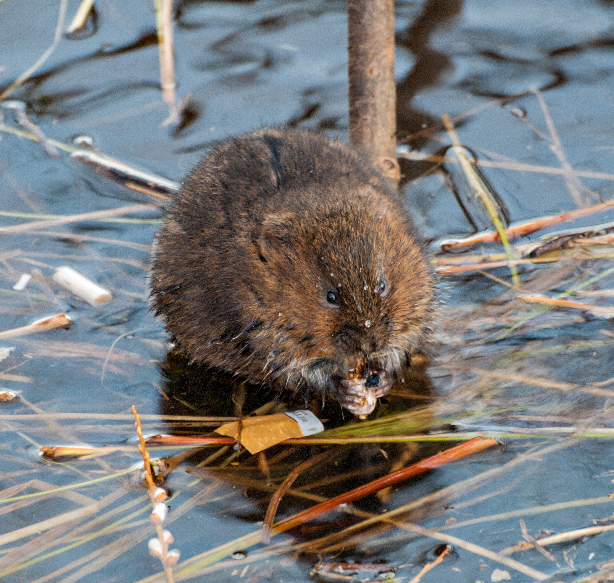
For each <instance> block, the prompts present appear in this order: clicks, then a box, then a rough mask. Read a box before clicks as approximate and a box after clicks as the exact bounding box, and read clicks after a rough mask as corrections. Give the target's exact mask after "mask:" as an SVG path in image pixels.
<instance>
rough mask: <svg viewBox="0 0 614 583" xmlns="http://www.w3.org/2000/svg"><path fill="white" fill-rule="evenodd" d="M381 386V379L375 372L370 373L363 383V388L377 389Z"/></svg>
mask: <svg viewBox="0 0 614 583" xmlns="http://www.w3.org/2000/svg"><path fill="white" fill-rule="evenodd" d="M381 384H382V379H381V378H380V376H379V374H378V373H376V372H372V373H371V374H370V375H369V376H368V377H367V380H366V381H365V387H369V388H373V387H379V386H380V385H381Z"/></svg>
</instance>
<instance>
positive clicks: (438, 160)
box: [398, 116, 614, 181]
mask: <svg viewBox="0 0 614 583" xmlns="http://www.w3.org/2000/svg"><path fill="white" fill-rule="evenodd" d="M459 119H462V116H456V117H454V118H452V121H458V120H459ZM425 132H426V133H429V134H430V133H432V132H433V129H432V128H431V129H429V130H425ZM414 135H418V134H414ZM398 156H399V158H403V159H404V160H411V161H414V162H433V163H434V164H444V163H451V164H458V160H457V159H456V157H455V156H447V155H446V156H436V155H434V154H423V153H421V152H414V151H411V150H407V149H404V148H402V147H401V148H399V150H398ZM475 165H476V166H479V167H483V168H497V169H499V170H516V171H517V172H536V173H538V174H550V175H553V176H565V174H567V173H566V172H565V170H563V169H561V168H555V167H552V166H539V165H537V164H528V163H526V162H518V161H516V160H509V161H508V160H484V159H479V160H476V162H475ZM572 173H573V176H577V177H580V178H593V179H595V180H610V181H614V174H611V173H609V172H595V171H593V170H575V169H574V170H573V171H572Z"/></svg>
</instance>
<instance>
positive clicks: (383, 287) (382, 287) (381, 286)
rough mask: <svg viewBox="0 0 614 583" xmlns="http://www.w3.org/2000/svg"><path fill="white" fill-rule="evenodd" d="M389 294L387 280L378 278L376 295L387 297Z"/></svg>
mask: <svg viewBox="0 0 614 583" xmlns="http://www.w3.org/2000/svg"><path fill="white" fill-rule="evenodd" d="M387 292H388V284H387V283H386V280H385V279H382V278H379V277H378V278H377V284H376V287H375V293H377V294H380V295H381V296H385V295H386V293H387Z"/></svg>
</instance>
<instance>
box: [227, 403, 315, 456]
mask: <svg viewBox="0 0 614 583" xmlns="http://www.w3.org/2000/svg"><path fill="white" fill-rule="evenodd" d="M321 431H324V425H322V422H321V421H320V420H319V419H318V418H317V417H316V416H315V415H314V414H313V413H312V412H311V411H290V412H288V413H277V414H276V415H260V416H258V417H247V418H245V419H242V420H241V421H233V422H231V423H225V424H224V425H222V426H221V427H218V428H217V429H216V430H215V432H216V433H219V434H220V435H226V436H228V437H233V438H234V439H236V440H237V441H238V442H239V443H240V444H241V445H243V446H245V448H246V449H247V451H249V452H250V453H252V454H254V453H258V452H259V451H263V450H265V449H267V448H269V447H271V446H273V445H276V444H277V443H280V442H282V441H285V440H286V439H290V438H293V437H306V436H308V435H313V434H315V433H320V432H321Z"/></svg>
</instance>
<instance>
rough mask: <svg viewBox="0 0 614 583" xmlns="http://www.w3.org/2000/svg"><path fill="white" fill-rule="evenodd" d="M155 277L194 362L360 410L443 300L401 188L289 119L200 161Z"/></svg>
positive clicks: (155, 293)
mask: <svg viewBox="0 0 614 583" xmlns="http://www.w3.org/2000/svg"><path fill="white" fill-rule="evenodd" d="M150 282H151V291H152V298H153V306H154V308H155V310H156V312H157V313H158V314H161V315H162V316H163V317H164V319H165V321H166V327H167V330H168V331H169V332H170V333H171V335H172V337H173V340H174V341H175V342H176V343H177V344H178V346H179V348H180V349H181V350H182V351H184V352H185V353H186V355H187V356H188V357H189V358H190V359H192V360H193V361H194V362H197V363H200V364H206V365H209V366H212V367H216V368H218V369H221V370H224V371H227V372H230V373H233V374H236V375H238V376H240V377H242V378H245V379H247V380H249V381H250V382H251V383H261V384H263V385H268V386H271V387H274V388H276V389H278V390H279V391H280V392H284V391H292V392H293V393H295V394H296V393H298V394H300V395H305V396H307V395H310V394H312V393H313V392H314V391H315V392H322V393H329V394H331V395H333V396H334V397H336V398H337V400H338V401H339V402H340V403H341V405H342V406H343V407H345V408H346V409H348V410H349V411H351V412H352V413H354V414H362V415H364V414H367V413H370V412H371V411H372V410H373V408H374V407H375V403H376V399H377V397H380V396H382V395H384V394H386V393H387V392H388V390H389V389H390V386H391V384H392V381H393V379H394V377H395V376H396V375H397V374H398V373H399V371H400V369H401V366H402V365H403V364H404V363H405V362H407V361H408V358H409V356H410V355H411V353H412V352H413V351H414V350H415V349H416V347H417V346H418V344H419V341H420V340H421V338H422V336H423V331H424V329H425V326H427V325H428V322H429V317H430V313H431V308H432V304H433V297H434V292H433V287H434V286H433V276H432V272H431V270H430V268H429V264H428V262H427V261H426V259H425V257H424V255H423V252H422V250H421V246H420V244H419V243H418V242H417V240H416V235H415V231H414V227H413V225H412V222H411V219H410V216H409V214H408V212H407V211H406V210H405V208H404V207H403V206H402V205H401V203H400V201H399V200H398V195H397V193H396V192H395V191H394V189H392V188H391V187H390V186H389V185H388V183H387V182H386V181H385V180H384V179H383V178H382V177H381V176H380V175H379V174H378V173H377V172H376V171H375V170H374V169H373V168H372V166H371V165H370V163H369V162H368V161H367V159H366V158H365V157H363V156H362V155H361V154H359V153H358V152H356V151H354V150H353V149H351V148H349V147H348V146H346V145H344V144H342V143H341V142H338V141H331V140H329V139H327V138H325V137H323V136H321V135H318V134H314V133H311V132H303V131H298V130H290V129H286V130H276V129H263V130H259V131H256V132H253V133H250V134H245V135H242V136H239V137H235V138H232V139H230V140H229V141H227V142H226V143H224V144H222V145H221V146H220V147H218V148H217V149H215V150H214V151H212V152H211V153H210V154H209V155H208V156H207V157H206V158H205V159H204V160H203V161H202V162H200V164H198V165H197V166H196V168H195V169H194V170H193V172H192V173H191V174H190V176H189V177H188V178H187V180H186V181H185V183H184V185H183V188H182V189H181V191H180V193H179V194H178V195H177V197H176V198H175V199H174V201H173V202H172V204H171V205H170V207H169V209H168V213H167V216H166V221H165V223H164V225H163V226H162V228H161V229H160V231H159V232H158V234H157V236H156V242H155V248H154V253H153V262H152V267H151V276H150Z"/></svg>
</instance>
